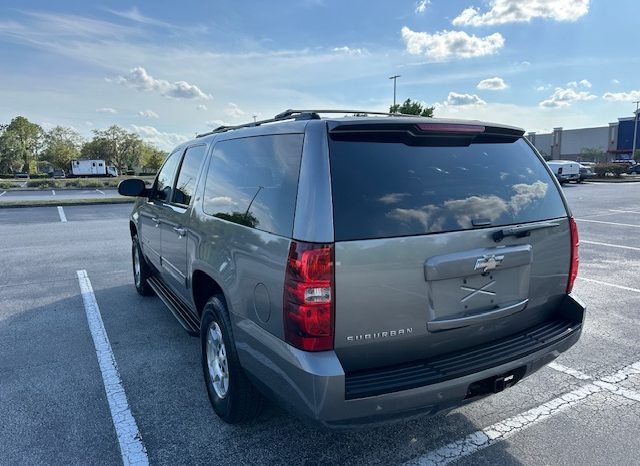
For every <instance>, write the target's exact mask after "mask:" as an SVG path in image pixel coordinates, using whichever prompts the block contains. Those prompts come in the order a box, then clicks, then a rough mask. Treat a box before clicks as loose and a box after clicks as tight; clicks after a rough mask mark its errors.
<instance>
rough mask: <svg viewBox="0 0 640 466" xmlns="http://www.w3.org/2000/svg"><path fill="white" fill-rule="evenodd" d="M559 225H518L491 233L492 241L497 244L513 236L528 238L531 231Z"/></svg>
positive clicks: (546, 223)
mask: <svg viewBox="0 0 640 466" xmlns="http://www.w3.org/2000/svg"><path fill="white" fill-rule="evenodd" d="M559 225H560V224H559V223H551V222H545V223H536V224H534V225H518V226H515V227H508V228H503V229H502V230H498V231H496V232H495V233H493V240H494V241H495V242H496V243H498V242H500V241H502V240H503V239H504V238H505V237H507V236H515V237H516V238H524V237H525V236H529V235H530V234H531V232H532V231H533V230H541V229H543V228H553V227H557V226H559Z"/></svg>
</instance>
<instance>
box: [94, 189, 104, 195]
mask: <svg viewBox="0 0 640 466" xmlns="http://www.w3.org/2000/svg"><path fill="white" fill-rule="evenodd" d="M96 191H98V192H99V193H100V194H102V195H103V196H104V192H102V191H100V190H99V189H96Z"/></svg>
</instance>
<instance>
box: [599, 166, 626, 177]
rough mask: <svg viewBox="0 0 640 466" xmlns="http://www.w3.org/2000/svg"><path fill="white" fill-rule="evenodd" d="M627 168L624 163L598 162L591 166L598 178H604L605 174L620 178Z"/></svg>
mask: <svg viewBox="0 0 640 466" xmlns="http://www.w3.org/2000/svg"><path fill="white" fill-rule="evenodd" d="M627 170H628V167H627V165H626V164H624V163H599V164H597V165H594V167H593V171H594V172H595V173H596V176H598V177H599V178H606V177H607V176H613V177H615V178H620V177H621V176H622V174H623V173H626V172H627Z"/></svg>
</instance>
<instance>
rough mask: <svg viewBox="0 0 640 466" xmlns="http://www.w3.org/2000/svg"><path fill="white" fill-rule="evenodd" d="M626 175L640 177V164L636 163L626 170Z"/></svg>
mask: <svg viewBox="0 0 640 466" xmlns="http://www.w3.org/2000/svg"><path fill="white" fill-rule="evenodd" d="M627 173H628V174H629V175H640V163H637V164H635V165H633V166H631V167H629V170H627Z"/></svg>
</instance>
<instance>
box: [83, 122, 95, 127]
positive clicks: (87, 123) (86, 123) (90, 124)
mask: <svg viewBox="0 0 640 466" xmlns="http://www.w3.org/2000/svg"><path fill="white" fill-rule="evenodd" d="M84 124H85V125H87V126H93V121H85V122H84Z"/></svg>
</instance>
